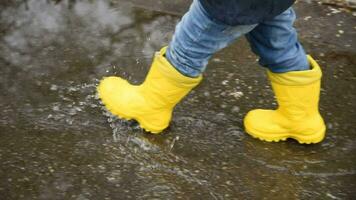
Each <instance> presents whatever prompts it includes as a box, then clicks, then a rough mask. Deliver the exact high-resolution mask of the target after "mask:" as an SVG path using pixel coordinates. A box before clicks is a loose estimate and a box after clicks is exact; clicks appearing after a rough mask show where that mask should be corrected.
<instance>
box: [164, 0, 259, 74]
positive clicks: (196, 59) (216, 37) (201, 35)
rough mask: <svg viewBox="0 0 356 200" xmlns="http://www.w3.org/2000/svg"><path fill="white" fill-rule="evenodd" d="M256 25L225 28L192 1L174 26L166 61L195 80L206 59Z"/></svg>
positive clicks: (203, 68) (202, 69)
mask: <svg viewBox="0 0 356 200" xmlns="http://www.w3.org/2000/svg"><path fill="white" fill-rule="evenodd" d="M255 26H256V25H240V26H229V25H225V24H222V23H217V22H214V21H212V20H211V19H210V18H209V17H208V14H207V13H206V11H205V10H204V8H203V7H202V5H201V4H200V2H199V1H198V0H195V1H194V2H193V4H192V5H191V7H190V10H189V12H187V13H186V14H185V15H184V17H183V18H182V20H181V21H180V22H179V23H178V25H177V27H176V30H175V33H174V36H173V40H172V41H171V43H170V44H169V47H168V50H167V52H166V57H167V59H168V60H169V62H170V63H171V64H172V65H173V66H174V67H175V68H176V69H177V70H178V71H179V72H181V73H182V74H184V75H186V76H189V77H197V76H199V75H200V74H201V73H202V72H203V71H204V70H205V68H206V65H207V64H208V60H209V58H210V57H211V56H212V55H213V54H214V53H215V52H217V51H219V50H221V49H222V48H224V47H226V46H228V45H229V44H230V43H231V42H232V41H234V40H235V39H236V38H238V37H239V36H242V35H244V34H245V33H247V32H249V31H251V30H252V29H253V28H254V27H255Z"/></svg>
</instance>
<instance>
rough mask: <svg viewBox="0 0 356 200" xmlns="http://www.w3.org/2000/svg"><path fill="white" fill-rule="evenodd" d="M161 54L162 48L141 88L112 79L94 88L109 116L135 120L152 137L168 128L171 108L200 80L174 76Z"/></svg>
mask: <svg viewBox="0 0 356 200" xmlns="http://www.w3.org/2000/svg"><path fill="white" fill-rule="evenodd" d="M165 52H166V47H165V48H162V50H161V51H160V52H157V53H156V55H155V58H154V60H153V63H152V66H151V69H150V71H149V73H148V75H147V77H146V79H145V81H144V82H143V83H142V84H141V85H131V84H130V83H128V82H127V81H126V80H124V79H122V78H120V77H115V76H112V77H107V78H104V79H103V80H102V81H101V82H100V84H99V86H98V88H97V91H98V94H99V97H100V99H101V100H102V102H103V103H104V105H105V107H106V108H107V109H108V110H109V111H110V112H111V113H113V114H114V115H116V116H118V117H119V118H124V119H127V120H130V119H135V120H136V121H137V122H138V123H139V124H140V126H141V127H142V128H143V129H145V130H146V131H148V132H151V133H155V134H157V133H160V132H161V131H162V130H164V129H165V128H167V127H168V125H169V122H170V121H171V117H172V111H173V108H174V106H175V105H176V104H177V103H178V102H179V101H180V100H181V99H182V98H183V97H184V96H186V95H187V94H188V92H189V91H190V90H191V89H192V88H194V87H195V86H197V85H198V84H199V82H200V81H201V80H202V76H199V77H197V78H190V77H186V76H184V75H182V74H181V73H180V72H178V71H177V70H176V69H175V68H174V67H173V66H172V65H171V64H170V63H169V62H168V60H167V59H166V58H165V57H164V54H165Z"/></svg>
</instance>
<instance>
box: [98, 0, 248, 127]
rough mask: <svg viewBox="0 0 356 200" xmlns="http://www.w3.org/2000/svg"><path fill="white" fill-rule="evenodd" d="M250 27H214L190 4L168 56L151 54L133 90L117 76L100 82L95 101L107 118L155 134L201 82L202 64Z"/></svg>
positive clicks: (160, 53) (205, 16) (213, 24)
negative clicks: (131, 122)
mask: <svg viewBox="0 0 356 200" xmlns="http://www.w3.org/2000/svg"><path fill="white" fill-rule="evenodd" d="M253 27H255V26H254V25H248V26H236V27H235V26H234V27H231V26H227V25H224V24H221V23H220V24H218V23H215V22H213V21H212V20H210V19H209V18H208V17H207V15H206V13H205V11H204V10H203V8H202V7H201V5H200V3H199V2H198V1H197V0H196V1H194V3H193V4H192V6H191V8H190V10H189V12H188V13H187V14H185V15H184V17H183V19H182V21H181V22H180V23H179V24H178V26H177V29H176V31H175V34H174V38H173V41H172V42H171V43H170V45H169V48H168V51H167V50H166V49H167V48H162V49H161V51H160V52H157V53H156V55H155V58H154V60H153V62H152V65H151V69H150V71H149V73H148V75H147V76H146V79H145V81H144V82H143V83H142V84H141V85H139V86H136V85H132V84H130V83H128V82H127V81H126V80H124V79H122V78H120V77H108V78H105V79H103V80H102V81H101V82H100V84H99V86H98V88H97V90H98V93H99V97H100V98H101V100H102V101H103V103H104V104H105V107H106V108H107V109H108V110H110V112H111V113H113V114H115V115H117V116H118V117H121V118H124V119H135V120H136V121H138V123H139V124H140V126H141V127H142V128H144V129H145V130H147V131H150V132H152V133H160V132H161V131H162V130H164V129H165V128H166V127H167V126H168V125H169V122H170V120H171V117H172V112H173V109H174V106H175V105H176V104H177V103H178V102H179V101H181V99H182V98H184V96H186V95H187V94H188V93H189V91H190V90H191V89H193V88H194V87H195V86H197V85H198V84H199V82H200V81H201V79H202V75H201V73H202V72H203V71H204V69H205V67H206V65H207V63H208V59H209V58H210V57H211V56H212V55H213V54H214V53H215V52H216V51H218V50H220V49H222V48H224V47H226V46H227V45H228V44H229V43H231V42H232V41H233V40H234V39H235V38H237V37H238V36H241V35H243V34H244V33H246V32H248V31H250V30H251V29H252V28H253Z"/></svg>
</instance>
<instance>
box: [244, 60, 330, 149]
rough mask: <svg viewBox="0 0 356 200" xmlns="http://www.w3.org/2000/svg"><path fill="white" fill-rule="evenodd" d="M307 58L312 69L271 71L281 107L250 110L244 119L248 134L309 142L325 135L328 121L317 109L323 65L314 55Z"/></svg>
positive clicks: (272, 81)
mask: <svg viewBox="0 0 356 200" xmlns="http://www.w3.org/2000/svg"><path fill="white" fill-rule="evenodd" d="M308 61H309V63H310V65H311V68H312V69H311V70H306V71H293V72H287V73H281V74H277V73H272V72H270V71H268V77H269V79H270V80H271V83H272V88H273V91H274V92H275V96H276V99H277V102H278V109H277V110H262V109H257V110H252V111H250V112H249V113H248V114H247V115H246V117H245V119H244V125H245V129H246V132H247V133H248V134H250V135H251V136H253V137H255V138H259V139H261V140H265V141H268V142H272V141H274V142H278V141H280V140H286V139H287V138H293V139H295V140H297V141H298V142H299V143H306V144H310V143H318V142H320V141H322V140H323V139H324V136H325V124H324V121H323V119H322V117H321V116H320V114H319V109H318V105H319V94H320V79H321V75H322V74H321V69H320V67H319V65H318V63H317V62H316V61H315V60H314V59H313V58H312V57H310V56H308Z"/></svg>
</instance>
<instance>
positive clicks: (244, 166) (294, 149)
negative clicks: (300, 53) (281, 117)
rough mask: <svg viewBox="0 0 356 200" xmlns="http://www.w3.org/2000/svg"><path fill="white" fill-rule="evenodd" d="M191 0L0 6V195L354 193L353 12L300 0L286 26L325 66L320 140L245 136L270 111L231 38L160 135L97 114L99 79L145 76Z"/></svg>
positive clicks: (35, 0)
mask: <svg viewBox="0 0 356 200" xmlns="http://www.w3.org/2000/svg"><path fill="white" fill-rule="evenodd" d="M188 6H189V1H186V0H181V1H173V2H171V3H167V2H165V1H151V0H147V1H142V0H132V1H124V0H116V1H104V0H98V1H70V0H67V1H48V0H27V1H13V2H8V1H5V2H1V3H0V91H1V92H0V110H1V114H0V163H1V165H0V199H78V200H84V199H354V198H356V190H355V188H356V155H355V153H356V140H355V134H356V121H355V119H356V104H355V102H356V94H355V91H356V90H355V89H356V88H355V87H356V68H355V65H356V42H355V40H356V37H355V36H356V20H355V19H356V14H355V12H354V11H352V10H348V9H345V8H342V9H340V8H337V7H330V6H327V5H322V4H318V3H317V2H314V1H312V3H307V2H304V1H303V2H299V3H297V4H296V5H295V6H294V7H295V9H296V11H297V14H298V20H297V22H296V27H297V29H298V31H299V38H300V41H301V42H302V44H303V45H304V48H305V49H306V51H307V52H308V53H309V54H311V55H313V57H314V58H315V59H317V60H318V62H319V64H320V65H321V67H322V70H323V79H322V90H321V101H320V112H321V114H322V115H323V117H324V118H325V121H326V124H327V128H328V130H327V136H326V139H325V140H324V141H323V142H322V143H320V144H316V145H300V144H298V143H297V142H295V141H293V140H288V141H286V142H281V143H267V142H262V141H259V140H255V139H253V138H251V137H249V136H248V135H247V134H245V133H244V130H243V125H242V119H243V117H244V115H245V114H246V113H247V112H248V111H249V110H251V109H253V108H275V107H276V103H275V100H274V97H273V93H272V90H271V87H270V85H269V83H268V80H267V78H266V73H265V72H266V71H265V69H263V68H262V67H260V66H258V64H257V62H256V60H257V57H256V56H255V55H254V54H252V52H251V50H250V48H249V46H248V43H247V42H246V40H245V39H244V38H241V39H240V40H238V41H237V42H236V43H234V44H233V45H231V46H230V47H228V48H226V49H224V50H222V51H221V52H219V53H218V54H217V55H215V56H214V57H213V58H212V60H211V62H210V63H209V66H208V69H207V71H206V73H205V74H204V76H205V79H204V81H203V82H202V84H201V85H200V86H199V87H197V88H196V89H195V90H194V91H193V92H192V93H191V94H189V96H188V97H187V98H185V100H184V101H183V102H182V103H180V104H179V105H178V106H177V107H176V109H175V112H174V118H173V121H172V123H171V126H170V127H169V129H167V130H166V131H165V132H164V134H163V135H160V136H153V135H150V134H147V133H144V132H143V131H142V130H140V129H139V128H138V127H137V124H136V123H135V122H126V121H121V120H119V119H117V118H115V117H113V116H110V115H109V114H108V113H106V112H105V111H104V110H103V109H102V106H101V105H100V104H99V101H98V100H97V98H96V96H95V86H96V85H97V83H98V81H99V80H100V79H101V78H102V77H103V76H109V75H118V76H122V77H125V78H127V79H129V80H130V81H131V82H132V83H140V82H142V81H143V79H144V77H145V75H146V73H147V71H148V69H149V65H150V63H151V59H152V56H153V54H154V52H155V51H157V50H159V49H160V47H162V46H164V45H166V44H167V43H168V42H169V41H170V38H171V37H172V34H173V31H174V27H175V24H176V23H177V22H178V20H179V18H180V16H181V15H182V13H184V12H185V10H186V9H187V7H188Z"/></svg>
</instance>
